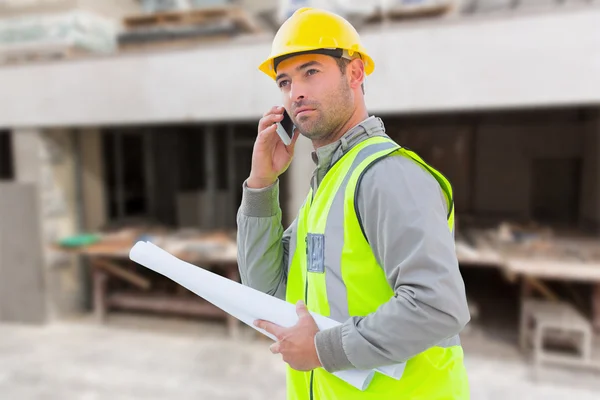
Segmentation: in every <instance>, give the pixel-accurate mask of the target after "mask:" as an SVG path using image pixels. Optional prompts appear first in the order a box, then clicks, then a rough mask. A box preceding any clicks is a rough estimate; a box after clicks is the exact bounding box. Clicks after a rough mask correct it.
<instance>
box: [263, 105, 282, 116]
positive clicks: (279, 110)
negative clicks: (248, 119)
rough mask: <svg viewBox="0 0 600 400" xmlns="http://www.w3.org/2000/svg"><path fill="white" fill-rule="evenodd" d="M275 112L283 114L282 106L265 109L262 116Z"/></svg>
mask: <svg viewBox="0 0 600 400" xmlns="http://www.w3.org/2000/svg"><path fill="white" fill-rule="evenodd" d="M275 113H280V114H283V107H282V106H274V107H271V109H270V110H269V111H267V112H265V113H264V114H263V117H266V116H267V115H269V114H275Z"/></svg>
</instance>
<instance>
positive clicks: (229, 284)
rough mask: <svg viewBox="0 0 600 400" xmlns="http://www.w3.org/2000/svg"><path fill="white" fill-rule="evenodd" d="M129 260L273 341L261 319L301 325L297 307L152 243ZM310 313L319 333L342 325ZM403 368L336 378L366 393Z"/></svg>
mask: <svg viewBox="0 0 600 400" xmlns="http://www.w3.org/2000/svg"><path fill="white" fill-rule="evenodd" d="M129 258H130V259H131V260H132V261H134V262H136V263H138V264H140V265H143V266H144V267H146V268H149V269H151V270H153V271H155V272H158V273H159V274H161V275H164V276H166V277H167V278H169V279H171V280H173V281H175V282H177V283H178V284H180V285H181V286H183V287H185V288H186V289H188V290H190V291H191V292H193V293H195V294H196V295H198V296H200V297H202V298H203V299H204V300H206V301H208V302H209V303H211V304H213V305H215V306H216V307H219V308H220V309H221V310H223V311H225V312H226V313H228V314H229V315H232V316H233V317H235V318H237V319H238V320H240V321H242V322H243V323H245V324H246V325H248V326H250V327H252V328H253V329H255V330H257V331H259V332H261V333H262V334H263V335H265V336H268V337H269V338H271V339H272V340H277V338H276V337H274V336H273V335H271V334H270V333H269V332H266V331H265V330H263V329H260V328H258V327H256V326H255V325H254V321H255V320H257V319H262V320H266V321H270V322H273V323H275V324H277V325H280V326H283V327H291V326H294V325H295V324H296V323H297V321H298V315H297V314H296V307H295V305H294V304H291V303H288V302H286V301H283V300H280V299H278V298H276V297H273V296H270V295H268V294H266V293H263V292H260V291H258V290H255V289H252V288H250V287H248V286H245V285H242V284H240V283H238V282H235V281H233V280H231V279H228V278H225V277H222V276H220V275H217V274H215V273H212V272H210V271H207V270H205V269H203V268H199V267H197V266H195V265H193V264H190V263H187V262H185V261H182V260H180V259H178V258H177V257H175V256H173V255H172V254H170V253H168V252H166V251H165V250H163V249H161V248H159V247H158V246H156V245H154V244H152V243H149V242H137V243H136V244H135V245H134V246H133V247H132V248H131V250H130V253H129ZM310 313H311V315H312V316H313V318H314V319H315V322H316V324H317V326H318V327H319V329H320V330H323V329H328V328H332V327H334V326H336V325H339V324H340V323H339V322H337V321H334V320H332V319H330V318H327V317H324V316H322V315H319V314H317V313H314V312H310ZM404 365H405V364H404V363H402V364H396V365H391V366H386V367H382V368H378V369H375V370H358V369H350V370H346V371H339V372H335V373H334V375H335V376H337V377H338V378H340V379H342V380H344V381H345V382H347V383H349V384H350V385H352V386H354V387H356V388H358V389H359V390H365V389H366V388H367V387H368V385H369V383H370V382H371V380H372V379H373V376H374V374H375V371H378V372H380V373H382V374H385V375H387V376H389V377H392V378H394V379H400V378H401V376H402V373H403V372H404Z"/></svg>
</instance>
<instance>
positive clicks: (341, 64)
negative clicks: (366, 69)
mask: <svg viewBox="0 0 600 400" xmlns="http://www.w3.org/2000/svg"><path fill="white" fill-rule="evenodd" d="M335 62H336V63H337V65H338V67H339V68H340V71H341V72H342V75H346V68H347V67H348V64H350V62H351V60H348V59H347V58H343V57H339V58H337V57H336V58H335ZM360 87H361V88H362V92H363V94H365V84H364V83H363V84H362V85H361V86H360Z"/></svg>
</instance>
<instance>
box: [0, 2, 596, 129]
mask: <svg viewBox="0 0 600 400" xmlns="http://www.w3.org/2000/svg"><path fill="white" fill-rule="evenodd" d="M598 21H600V9H598V8H592V7H589V8H585V9H584V8H581V9H579V11H576V10H571V11H564V10H563V11H561V12H556V13H548V14H535V15H533V14H532V15H526V16H519V17H510V18H508V17H506V18H498V19H492V20H483V19H475V18H473V19H466V18H465V19H456V20H453V21H444V20H439V21H436V25H431V24H430V23H420V24H406V25H400V26H399V27H382V28H378V29H375V30H373V29H371V30H370V31H364V32H363V39H364V42H365V44H366V46H367V48H369V49H370V52H371V53H372V55H373V57H374V59H375V60H376V62H377V67H376V71H375V74H374V75H373V76H372V77H371V78H370V79H368V81H367V84H366V88H367V98H368V104H369V108H370V110H371V111H372V112H375V113H410V112H429V111H452V110H464V109H493V108H503V107H530V106H542V105H548V106H550V105H554V106H559V105H560V106H563V105H581V104H600V52H598V49H599V48H600V23H599V22H598ZM269 49H270V37H267V38H262V39H261V38H242V39H239V40H236V41H231V42H227V43H226V44H223V43H222V42H221V43H218V44H214V45H206V46H202V47H197V48H194V49H188V50H174V51H168V52H157V53H151V54H135V55H133V54H130V55H121V56H113V57H106V58H95V59H80V60H73V61H65V62H56V63H51V64H46V65H43V64H40V65H30V66H14V67H4V68H0V87H2V93H4V94H5V95H4V96H3V97H2V98H1V99H0V127H2V126H4V127H18V126H56V125H59V126H74V125H107V124H150V123H165V122H206V121H233V120H236V119H246V120H247V119H252V120H255V119H258V118H259V116H260V115H261V114H262V113H263V112H264V111H265V110H267V109H268V108H270V107H271V106H272V105H274V104H278V103H280V102H281V100H280V94H279V92H278V90H277V88H276V86H275V85H274V83H273V82H272V81H270V80H269V79H268V78H267V77H265V76H263V75H262V74H261V73H260V72H258V70H257V65H258V64H259V63H260V61H261V60H262V59H263V57H265V56H266V55H267V54H268V53H269Z"/></svg>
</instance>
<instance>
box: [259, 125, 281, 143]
mask: <svg viewBox="0 0 600 400" xmlns="http://www.w3.org/2000/svg"><path fill="white" fill-rule="evenodd" d="M276 130H277V125H270V126H268V127H267V128H265V129H263V130H262V131H260V133H259V134H258V137H257V140H258V141H263V142H264V141H268V140H270V139H271V138H273V135H274V134H275V131H276Z"/></svg>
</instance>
